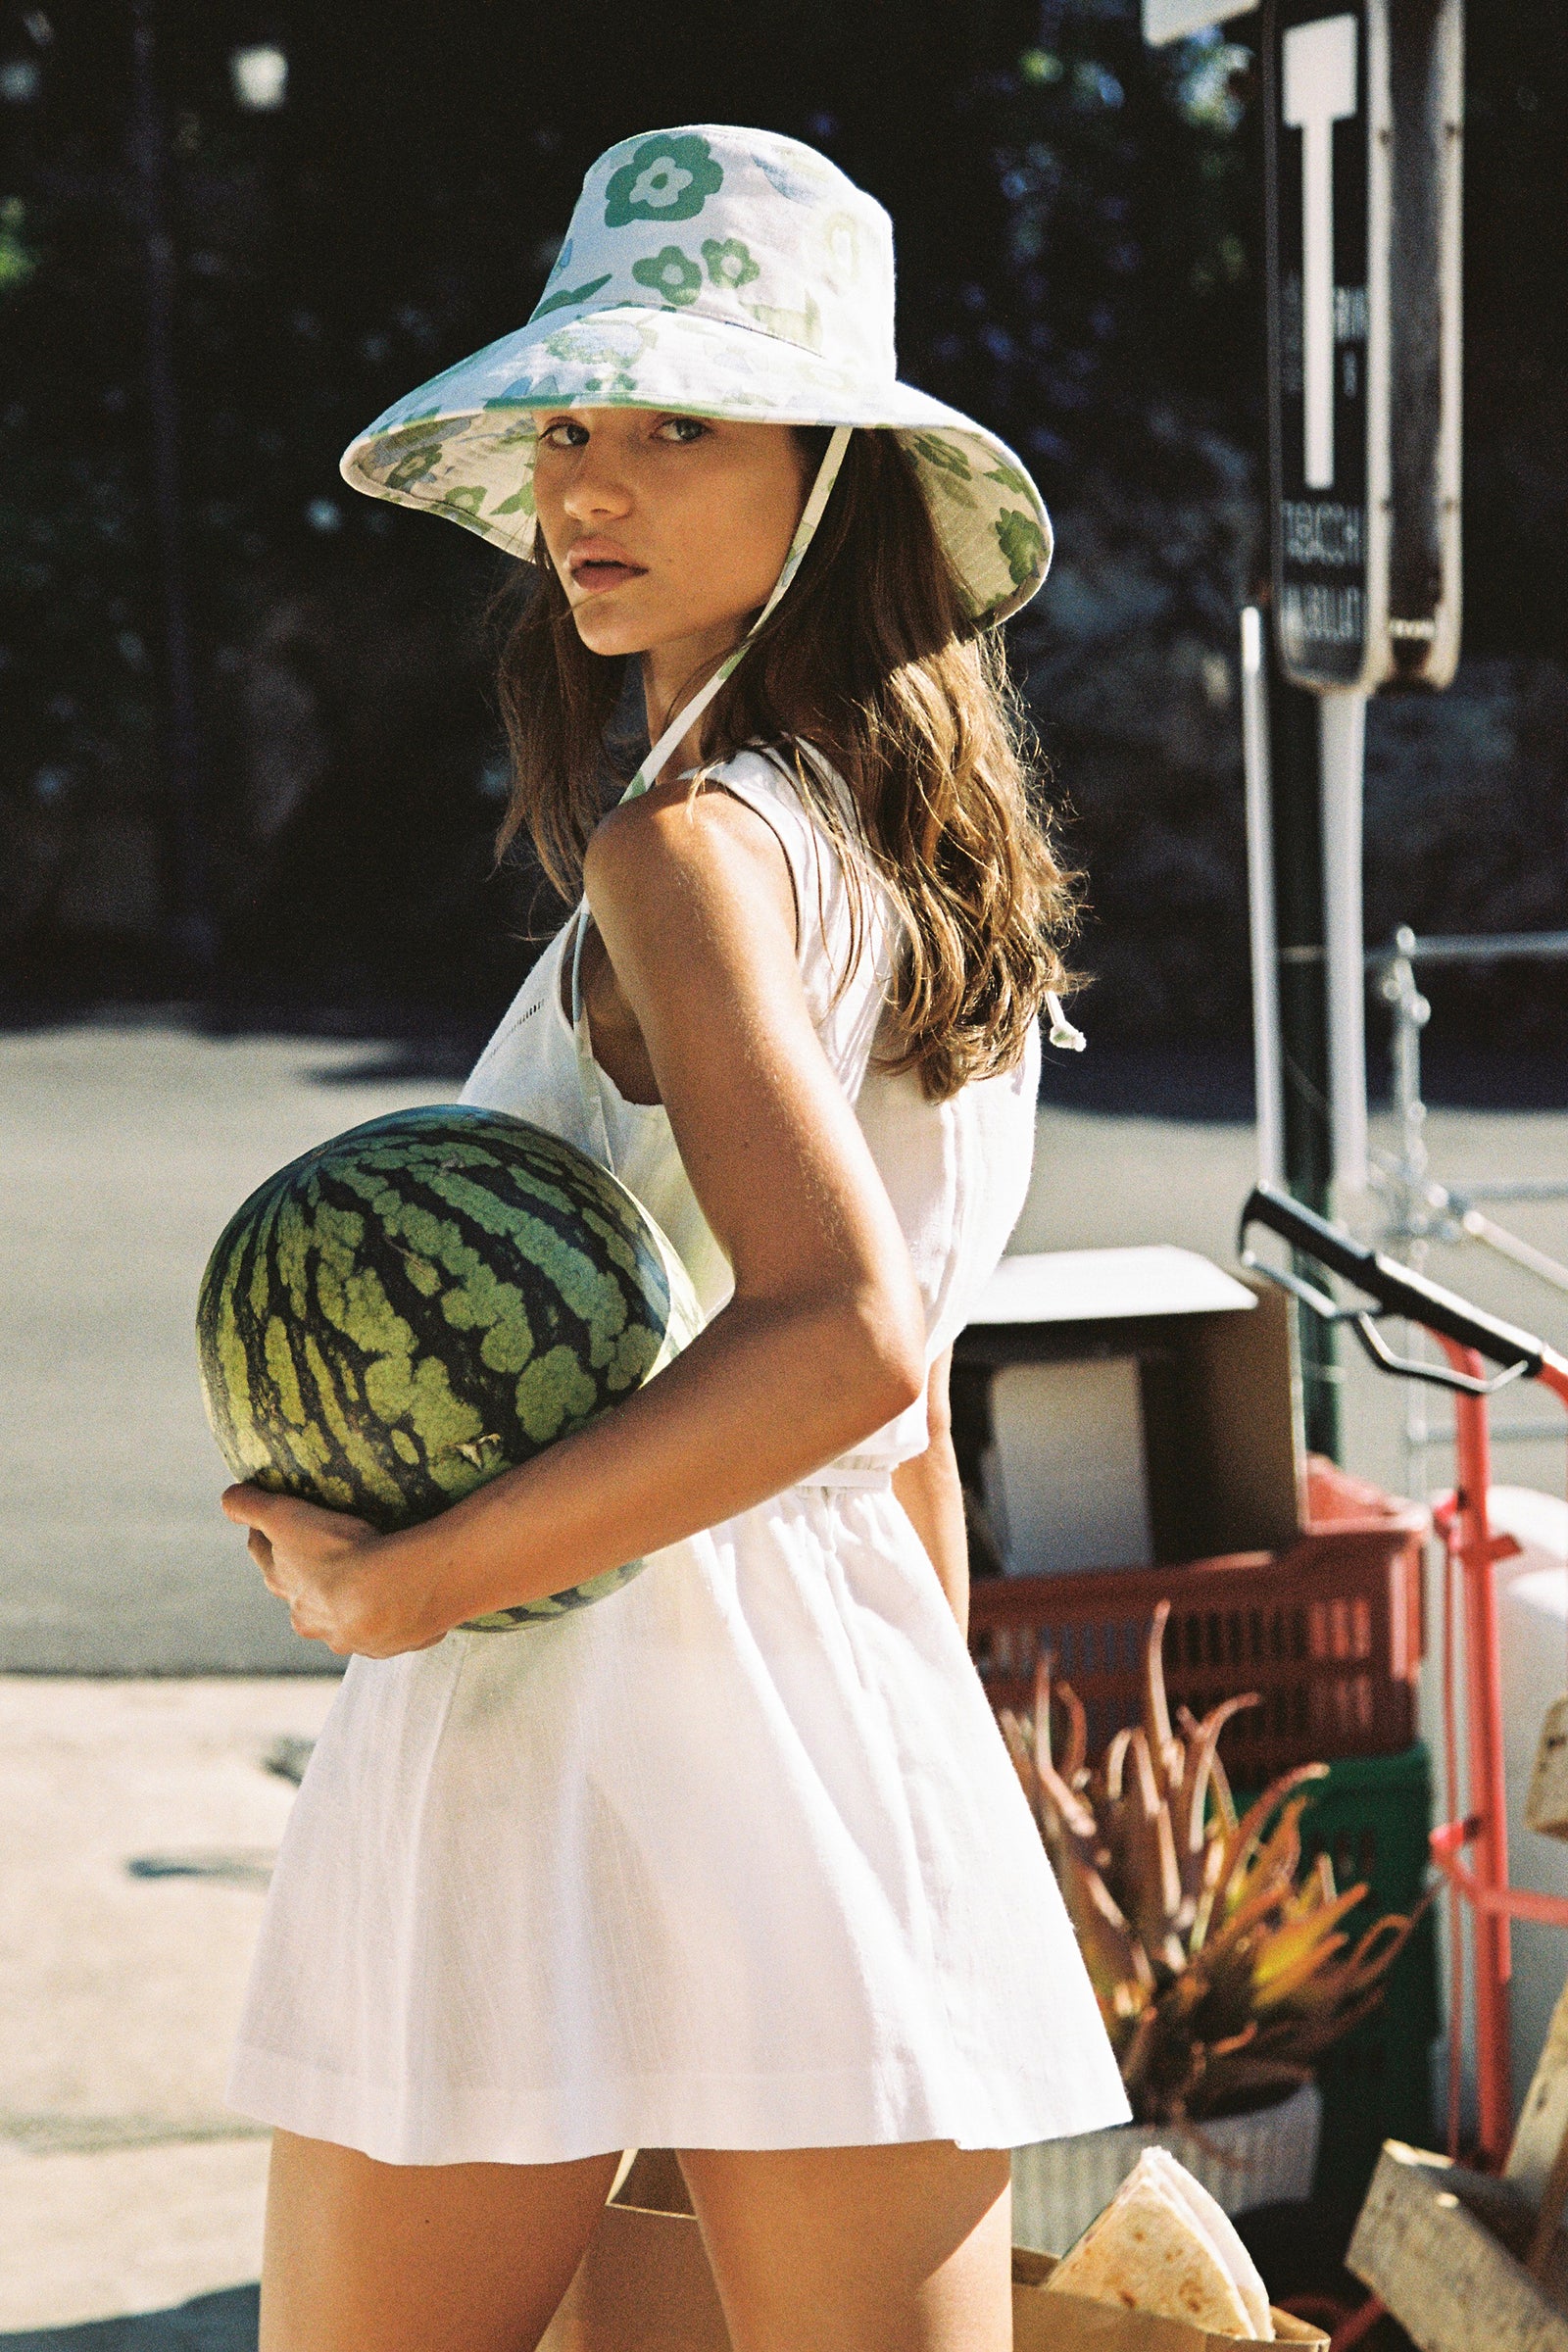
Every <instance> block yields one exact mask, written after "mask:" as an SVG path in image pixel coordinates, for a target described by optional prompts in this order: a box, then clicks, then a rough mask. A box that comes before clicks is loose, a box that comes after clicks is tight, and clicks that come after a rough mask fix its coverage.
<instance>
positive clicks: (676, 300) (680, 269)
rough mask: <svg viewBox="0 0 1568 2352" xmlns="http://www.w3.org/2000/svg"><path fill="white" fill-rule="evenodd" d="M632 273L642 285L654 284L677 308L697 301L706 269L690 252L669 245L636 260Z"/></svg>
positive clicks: (656, 289) (657, 290)
mask: <svg viewBox="0 0 1568 2352" xmlns="http://www.w3.org/2000/svg"><path fill="white" fill-rule="evenodd" d="M631 273H632V275H633V277H634V278H635V279H636V280H637V283H638V284H639V285H640V286H652V287H653V289H654V292H655V293H656V294H662V296H663V297H664V300H665V301H666V302H668V303H673V304H674V306H675V308H676V309H677V310H681V309H684V307H685V305H686V304H687V303H688V302H695V301H696V300H697V297H698V295H699V294H700V293H701V291H702V285H703V273H702V271H701V270H699V269H698V267H697V264H696V263H695V262H694V261H693V260H692V258H691V256H690V254H686V253H682V251H681V249H680V247H679V246H678V245H666V246H665V247H664V248H663V251H662V253H653V254H650V255H648V257H647V258H646V260H644V261H640V262H633V264H632V266H631Z"/></svg>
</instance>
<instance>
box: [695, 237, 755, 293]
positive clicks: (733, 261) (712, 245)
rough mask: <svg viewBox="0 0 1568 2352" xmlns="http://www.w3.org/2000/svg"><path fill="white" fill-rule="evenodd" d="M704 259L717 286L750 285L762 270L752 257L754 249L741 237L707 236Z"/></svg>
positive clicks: (704, 240) (704, 245) (704, 242)
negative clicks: (743, 241)
mask: <svg viewBox="0 0 1568 2352" xmlns="http://www.w3.org/2000/svg"><path fill="white" fill-rule="evenodd" d="M703 259H704V261H705V262H706V263H707V264H708V274H709V276H710V277H711V279H712V281H713V283H714V285H715V286H749V285H750V284H751V282H752V280H753V278H754V277H760V276H761V274H762V272H761V270H760V268H759V266H758V264H757V263H756V262H755V261H753V259H752V249H751V247H750V246H749V245H746V244H743V243H742V241H741V239H740V238H739V237H724V238H722V239H720V238H718V237H705V238H704V239H703Z"/></svg>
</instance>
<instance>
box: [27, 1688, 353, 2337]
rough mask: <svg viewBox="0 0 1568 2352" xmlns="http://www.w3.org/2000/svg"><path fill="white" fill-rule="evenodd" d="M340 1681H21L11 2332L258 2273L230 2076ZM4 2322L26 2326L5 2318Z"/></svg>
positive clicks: (248, 2176)
mask: <svg viewBox="0 0 1568 2352" xmlns="http://www.w3.org/2000/svg"><path fill="white" fill-rule="evenodd" d="M334 1690H335V1685H334V1684H332V1683H328V1682H325V1681H322V1680H320V1679H319V1678H307V1677H299V1676H292V1677H277V1678H273V1679H270V1680H266V1681H261V1680H258V1681H242V1680H238V1679H227V1680H223V1681H199V1682H185V1681H172V1680H170V1681H160V1682H113V1681H92V1682H81V1681H74V1680H66V1679H56V1678H54V1677H46V1676H37V1677H24V1676H14V1677H8V1678H5V1679H3V1680H0V1820H3V1821H4V1822H5V1825H6V1832H5V1837H4V1838H3V1840H0V2331H3V2330H6V2329H17V2328H26V2327H34V2328H36V2327H46V2326H61V2325H65V2324H68V2323H72V2322H78V2321H86V2320H97V2319H100V2318H103V2317H106V2316H108V2315H110V2314H115V2313H122V2312H135V2311H150V2310H155V2309H157V2308H158V2307H159V2306H160V2305H163V2304H170V2303H174V2302H176V2301H179V2300H182V2299H183V2298H185V2297H187V2296H189V2295H193V2294H198V2293H202V2292H206V2291H209V2290H212V2289H216V2288H220V2287H229V2286H233V2285H237V2284H241V2283H243V2282H244V2281H246V2280H249V2279H254V2278H255V2277H256V2275H257V2271H258V2268H259V2264H260V2255H261V2234H260V2231H261V2210H262V2189H263V2181H264V2177H265V2170H266V2162H267V2143H266V2139H265V2136H263V2134H262V2133H261V2131H260V2130H259V2128H258V2127H257V2126H256V2125H254V2124H252V2123H250V2122H248V2121H246V2120H245V2119H243V2118H241V2117H238V2116H235V2115H233V2114H232V2113H230V2111H229V2110H228V2109H227V2108H225V2106H224V2104H223V2076H224V2071H225V2067H226V2063H227V2051H228V2046H229V2043H230V2041H231V2039H232V2037H233V2033H234V2027H235V2022H236V2019H237V2016H238V2010H239V2003H240V1998H241V1994H242V1992H243V1988H244V1983H245V1977H246V1973H247V1971H248V1968H249V1965H250V1955H251V1950H252V1946H253V1944H254V1941H255V1936H256V1930H257V1925H258V1922H259V1920H260V1916H261V1906H262V1899H263V1895H264V1893H265V1890H266V1886H267V1879H268V1874H269V1870H270V1862H271V1857H272V1854H273V1852H274V1851H275V1849H276V1846H277V1841H278V1839H279V1838H280V1837H281V1835H282V1831H283V1825H284V1823H285V1821H286V1820H287V1818H288V1809H289V1804H290V1802H291V1800H292V1796H293V1787H292V1784H291V1783H290V1782H289V1781H287V1780H284V1779H281V1778H279V1777H278V1776H277V1774H276V1773H275V1772H271V1771H269V1770H268V1769H267V1762H268V1758H269V1756H270V1753H271V1752H272V1751H273V1750H274V1749H275V1747H276V1746H277V1743H278V1742H279V1740H284V1739H293V1740H302V1739H310V1738H312V1737H314V1736H315V1734H316V1733H317V1731H318V1730H319V1727H320V1723H321V1721H322V1718H323V1717H324V1715H325V1713H326V1709H327V1707H328V1705H329V1704H330V1702H331V1698H332V1695H333V1691H334ZM0 2340H3V2336H0Z"/></svg>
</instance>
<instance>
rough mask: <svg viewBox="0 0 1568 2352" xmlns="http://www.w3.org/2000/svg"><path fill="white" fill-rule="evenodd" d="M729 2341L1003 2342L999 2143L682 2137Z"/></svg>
mask: <svg viewBox="0 0 1568 2352" xmlns="http://www.w3.org/2000/svg"><path fill="white" fill-rule="evenodd" d="M680 2162H681V2170H682V2171H683V2172H684V2174H685V2176H686V2182H687V2186H688V2187H689V2188H690V2190H691V2192H692V2203H693V2205H694V2206H695V2207H696V2209H697V2217H698V2219H699V2221H700V2222H701V2223H702V2226H703V2235H704V2238H705V2239H706V2240H707V2244H708V2251H709V2258H710V2260H711V2263H712V2266H713V2275H714V2277H715V2278H716V2279H717V2281H718V2291H719V2295H720V2297H721V2299H722V2301H723V2305H724V2316H725V2318H726V2320H727V2321H728V2323H729V2330H730V2334H731V2336H732V2338H733V2339H734V2346H735V2352H1009V2347H1010V2345H1011V2343H1012V2289H1011V2263H1010V2259H1009V2255H1010V2238H1011V2219H1012V2200H1011V2196H1010V2194H1009V2188H1008V2165H1007V2156H1006V2153H1005V2150H997V2149H979V2150H973V2149H971V2150H962V2149H959V2148H956V2147H955V2146H954V2145H953V2143H952V2141H951V2140H922V2141H919V2142H917V2143H913V2144H908V2145H904V2146H898V2147H883V2148H790V2149H780V2150H775V2151H769V2152H767V2153H752V2152H749V2151H748V2152H742V2151H737V2150H730V2149H723V2150H717V2149H711V2148H702V2149H689V2150H683V2151H682V2153H681V2159H680Z"/></svg>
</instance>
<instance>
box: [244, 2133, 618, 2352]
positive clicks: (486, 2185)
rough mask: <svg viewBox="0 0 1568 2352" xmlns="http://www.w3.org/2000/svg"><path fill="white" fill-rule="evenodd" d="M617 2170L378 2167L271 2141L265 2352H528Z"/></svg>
mask: <svg viewBox="0 0 1568 2352" xmlns="http://www.w3.org/2000/svg"><path fill="white" fill-rule="evenodd" d="M617 2161H618V2159H617V2158H616V2157H614V2156H590V2157H587V2158H585V2159H584V2160H583V2161H582V2162H581V2163H579V2164H412V2165H406V2164H377V2163H376V2162H375V2161H374V2159H373V2158H371V2157H369V2156H362V2155H360V2154H359V2153H358V2152H357V2151H356V2150H355V2149H353V2148H340V2147H336V2146H334V2145H333V2143H332V2142H331V2141H330V2140H324V2139H301V2138H298V2137H296V2135H295V2134H294V2133H293V2132H292V2131H278V2132H276V2133H274V2134H273V2139H272V2164H271V2172H270V2178H269V2181H268V2191H267V2237H266V2244H265V2249H264V2252H263V2256H262V2327H261V2352H533V2347H534V2345H535V2344H536V2343H537V2342H538V2340H539V2338H540V2336H541V2335H542V2334H543V2333H544V2330H545V2328H546V2327H548V2326H549V2324H550V2320H551V2317H552V2315H553V2313H554V2311H555V2308H556V2306H557V2304H558V2303H559V2302H560V2301H561V2298H562V2296H563V2295H564V2293H565V2291H566V2289H567V2287H568V2286H569V2285H570V2283H571V2279H572V2275H573V2273H574V2272H575V2271H576V2268H577V2265H578V2263H579V2262H580V2261H581V2260H582V2257H583V2254H584V2251H585V2250H586V2248H587V2244H588V2240H589V2237H590V2236H591V2234H592V2232H593V2228H594V2224H595V2222H596V2221H597V2220H598V2219H599V2216H600V2213H601V2212H602V2210H603V2208H604V2202H605V2199H606V2197H607V2196H608V2195H609V2194H610V2184H611V2182H612V2180H613V2179H614V2175H615V2166H616V2163H617Z"/></svg>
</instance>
